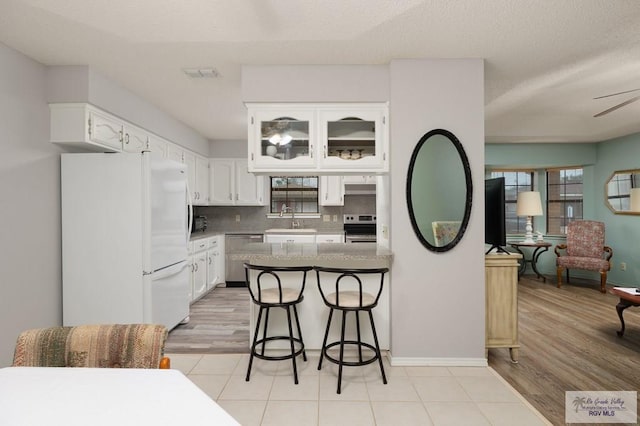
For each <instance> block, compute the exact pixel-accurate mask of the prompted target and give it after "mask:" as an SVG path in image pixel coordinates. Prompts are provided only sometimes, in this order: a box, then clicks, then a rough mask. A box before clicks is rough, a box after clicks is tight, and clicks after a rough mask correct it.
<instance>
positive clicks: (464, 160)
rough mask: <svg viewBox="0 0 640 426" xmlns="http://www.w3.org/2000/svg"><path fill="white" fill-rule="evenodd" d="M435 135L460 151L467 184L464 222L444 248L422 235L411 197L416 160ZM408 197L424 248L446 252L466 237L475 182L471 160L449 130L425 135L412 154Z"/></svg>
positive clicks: (409, 206) (410, 217) (412, 216)
mask: <svg viewBox="0 0 640 426" xmlns="http://www.w3.org/2000/svg"><path fill="white" fill-rule="evenodd" d="M435 135H441V136H444V137H446V138H447V139H449V141H451V143H452V144H453V146H454V147H455V148H456V150H457V151H458V155H459V156H460V161H461V163H462V167H463V169H464V179H465V183H466V190H467V194H466V199H465V201H464V202H465V207H464V216H463V218H462V222H461V223H460V229H459V230H458V234H457V235H456V236H455V238H454V239H453V240H451V241H450V242H449V243H448V244H446V245H444V246H434V245H433V244H431V243H430V242H429V241H427V239H426V238H425V237H424V235H422V232H421V231H420V228H419V227H418V222H417V221H416V217H415V213H414V211H413V200H412V197H411V183H412V180H413V169H414V168H415V165H416V159H417V158H418V154H419V153H420V150H421V149H422V147H423V145H424V144H425V143H426V142H427V141H428V140H429V138H430V137H432V136H435ZM406 195H407V206H408V208H409V219H410V220H411V226H412V227H413V232H414V233H415V234H416V236H417V237H418V239H419V240H420V242H421V243H422V245H423V246H425V247H426V248H427V249H428V250H430V251H433V252H438V253H440V252H446V251H449V250H451V249H452V248H454V247H455V246H456V245H457V244H458V243H459V242H460V240H461V239H462V237H463V236H464V233H465V231H466V230H467V226H468V225H469V218H470V216H471V205H472V200H473V182H472V181H471V166H470V165H469V159H468V158H467V154H466V152H465V151H464V148H463V147H462V144H461V143H460V141H459V140H458V138H457V137H456V136H455V135H454V134H453V133H451V132H450V131H448V130H444V129H434V130H431V131H429V132H427V133H425V134H424V135H423V136H422V137H421V138H420V140H419V141H418V144H417V145H416V147H415V148H414V150H413V153H412V154H411V160H410V162H409V171H408V172H407V186H406Z"/></svg>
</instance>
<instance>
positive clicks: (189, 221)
mask: <svg viewBox="0 0 640 426" xmlns="http://www.w3.org/2000/svg"><path fill="white" fill-rule="evenodd" d="M186 182H187V206H188V207H189V214H188V215H187V244H188V243H189V237H190V236H191V231H192V229H191V226H192V225H193V202H192V201H191V191H190V189H189V179H187V181H186Z"/></svg>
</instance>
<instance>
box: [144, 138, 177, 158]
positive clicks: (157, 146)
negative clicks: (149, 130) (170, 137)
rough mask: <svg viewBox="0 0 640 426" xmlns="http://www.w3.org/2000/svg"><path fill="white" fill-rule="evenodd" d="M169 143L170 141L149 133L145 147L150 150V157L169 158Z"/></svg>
mask: <svg viewBox="0 0 640 426" xmlns="http://www.w3.org/2000/svg"><path fill="white" fill-rule="evenodd" d="M169 145H172V143H171V142H169V141H167V140H165V139H162V138H160V137H158V136H155V135H150V136H149V142H148V145H147V149H148V150H149V151H151V158H169Z"/></svg>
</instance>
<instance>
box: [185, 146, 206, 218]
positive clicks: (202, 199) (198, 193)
mask: <svg viewBox="0 0 640 426" xmlns="http://www.w3.org/2000/svg"><path fill="white" fill-rule="evenodd" d="M182 158H183V163H184V164H186V165H187V178H188V182H189V192H190V194H191V202H192V203H193V205H195V206H206V205H209V160H208V159H207V158H205V157H201V156H199V155H197V154H195V153H193V152H190V151H184V152H183V153H182Z"/></svg>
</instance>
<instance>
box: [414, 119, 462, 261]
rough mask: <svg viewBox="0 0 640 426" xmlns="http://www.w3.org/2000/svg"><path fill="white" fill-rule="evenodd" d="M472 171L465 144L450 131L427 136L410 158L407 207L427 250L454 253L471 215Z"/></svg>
mask: <svg viewBox="0 0 640 426" xmlns="http://www.w3.org/2000/svg"><path fill="white" fill-rule="evenodd" d="M472 193H473V186H472V183H471V168H470V167H469V159H468V158H467V154H466V153H465V152H464V149H463V148H462V144H461V143H460V141H459V140H458V138H456V137H455V135H454V134H453V133H451V132H449V131H447V130H443V129H435V130H431V131H430V132H428V133H426V134H425V135H424V136H422V138H420V141H419V142H418V144H417V145H416V147H415V149H414V150H413V154H412V155H411V162H410V163H409V172H408V174H407V204H408V206H409V217H410V219H411V225H412V226H413V230H414V231H415V233H416V236H417V237H418V239H419V240H420V242H421V243H422V245H424V246H425V247H426V248H427V249H429V250H432V251H435V252H444V251H447V250H451V249H452V248H453V247H455V246H456V244H458V242H459V241H460V239H461V238H462V236H463V235H464V232H465V230H466V229H467V225H468V223H469V216H470V214H471V198H472Z"/></svg>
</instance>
